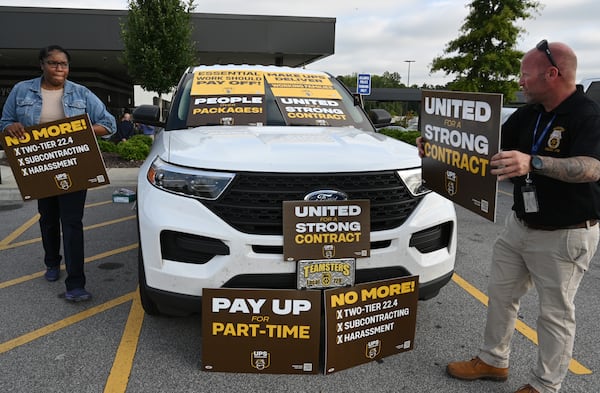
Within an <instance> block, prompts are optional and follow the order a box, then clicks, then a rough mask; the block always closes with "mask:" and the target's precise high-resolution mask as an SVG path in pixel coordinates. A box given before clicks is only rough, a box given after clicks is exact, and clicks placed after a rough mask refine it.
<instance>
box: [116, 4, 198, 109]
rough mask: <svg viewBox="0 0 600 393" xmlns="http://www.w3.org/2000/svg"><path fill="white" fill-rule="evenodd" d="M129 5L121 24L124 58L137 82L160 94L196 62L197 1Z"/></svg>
mask: <svg viewBox="0 0 600 393" xmlns="http://www.w3.org/2000/svg"><path fill="white" fill-rule="evenodd" d="M128 6H129V13H128V14H127V18H126V21H125V22H124V23H122V24H121V39H122V40H123V44H124V47H125V50H124V53H123V60H124V62H125V64H126V65H127V68H128V71H129V75H130V76H131V77H132V78H133V80H134V82H135V83H136V84H139V85H140V86H142V87H143V88H144V89H146V90H149V91H154V92H156V93H158V95H159V97H161V96H162V94H164V93H168V92H170V91H171V90H172V89H173V87H175V86H176V85H177V83H178V82H179V79H180V78H181V74H182V72H183V71H184V70H185V68H186V67H188V66H190V65H193V63H195V60H196V51H195V47H194V42H192V39H191V38H192V24H191V14H190V13H191V12H192V11H193V9H194V8H195V6H194V0H187V3H184V2H182V1H181V0H129V2H128Z"/></svg>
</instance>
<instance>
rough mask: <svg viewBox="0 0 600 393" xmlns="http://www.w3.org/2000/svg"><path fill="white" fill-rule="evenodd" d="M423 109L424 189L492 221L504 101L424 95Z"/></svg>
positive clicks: (451, 93)
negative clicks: (494, 161)
mask: <svg viewBox="0 0 600 393" xmlns="http://www.w3.org/2000/svg"><path fill="white" fill-rule="evenodd" d="M421 107H422V108H423V109H422V112H421V132H422V136H423V138H424V141H425V144H424V152H425V157H423V182H424V184H425V186H426V187H427V188H429V189H430V190H433V191H435V192H437V193H439V194H440V195H442V196H444V197H446V198H448V199H450V200H451V201H453V202H455V203H457V204H459V205H461V206H462V207H464V208H466V209H469V210H471V211H472V212H474V213H476V214H479V215H480V216H482V217H485V218H487V219H488V220H490V221H494V220H495V218H496V197H497V192H498V183H497V178H496V176H492V175H491V174H490V160H491V157H492V156H493V155H494V154H496V153H497V152H498V148H499V145H500V112H501V109H502V95H501V94H489V93H464V92H455V91H434V90H431V91H430V90H423V94H422V101H421Z"/></svg>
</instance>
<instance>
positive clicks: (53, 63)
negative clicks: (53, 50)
mask: <svg viewBox="0 0 600 393" xmlns="http://www.w3.org/2000/svg"><path fill="white" fill-rule="evenodd" d="M44 63H46V65H48V67H50V68H54V69H58V68H59V67H60V68H69V63H67V62H66V61H52V60H48V61H45V62H44Z"/></svg>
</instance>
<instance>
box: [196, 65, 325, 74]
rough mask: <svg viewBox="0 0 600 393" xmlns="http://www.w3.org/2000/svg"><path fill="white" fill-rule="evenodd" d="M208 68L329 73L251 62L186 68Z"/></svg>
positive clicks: (203, 69)
mask: <svg viewBox="0 0 600 393" xmlns="http://www.w3.org/2000/svg"><path fill="white" fill-rule="evenodd" d="M210 70H245V71H251V70H252V71H267V72H294V73H300V74H312V75H314V74H318V75H330V74H329V73H327V72H323V71H315V70H307V69H304V68H295V67H287V66H274V65H260V64H257V65H253V64H215V65H197V66H194V67H190V68H188V72H191V73H193V72H196V71H210Z"/></svg>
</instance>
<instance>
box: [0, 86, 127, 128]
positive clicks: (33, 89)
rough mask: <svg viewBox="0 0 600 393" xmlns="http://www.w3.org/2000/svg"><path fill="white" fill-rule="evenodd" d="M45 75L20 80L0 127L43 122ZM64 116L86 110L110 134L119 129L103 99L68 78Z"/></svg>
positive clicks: (9, 96)
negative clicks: (42, 89) (43, 85)
mask: <svg viewBox="0 0 600 393" xmlns="http://www.w3.org/2000/svg"><path fill="white" fill-rule="evenodd" d="M41 84H42V78H41V77H40V78H35V79H30V80H26V81H22V82H19V83H17V84H16V85H15V86H14V87H13V88H12V90H11V91H10V94H9V95H8V98H7V99H6V102H5V103H4V108H3V109H2V119H1V120H0V130H2V131H4V129H5V128H6V126H8V125H10V124H12V123H15V122H19V123H21V124H23V126H24V127H30V126H33V125H36V124H39V123H40V115H41V114H42V91H41ZM62 103H63V109H64V111H65V117H72V116H77V115H82V114H84V113H87V114H88V115H89V116H90V120H91V122H92V124H100V125H103V126H104V128H106V129H107V130H108V132H109V133H110V134H114V133H115V131H116V130H117V125H116V122H115V118H114V116H113V115H111V114H110V113H109V112H108V111H107V110H106V107H105V106H104V104H103V103H102V101H100V99H99V98H98V97H96V95H95V94H94V93H92V92H91V91H90V90H89V89H88V88H87V87H85V86H82V85H79V84H77V83H74V82H71V81H69V80H67V81H65V86H64V93H63V98H62Z"/></svg>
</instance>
